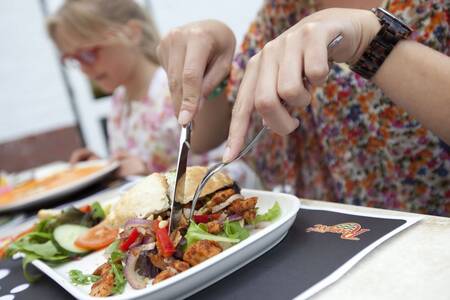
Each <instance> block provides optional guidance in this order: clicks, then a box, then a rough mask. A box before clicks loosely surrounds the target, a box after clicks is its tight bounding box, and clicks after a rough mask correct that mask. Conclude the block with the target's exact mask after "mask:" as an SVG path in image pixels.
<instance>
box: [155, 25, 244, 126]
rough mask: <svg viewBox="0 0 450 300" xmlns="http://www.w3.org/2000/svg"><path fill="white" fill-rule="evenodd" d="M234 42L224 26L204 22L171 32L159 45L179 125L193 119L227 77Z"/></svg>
mask: <svg viewBox="0 0 450 300" xmlns="http://www.w3.org/2000/svg"><path fill="white" fill-rule="evenodd" d="M235 45H236V39H235V37H234V35H233V32H232V31H231V30H230V29H229V28H228V27H227V26H226V25H225V24H223V23H221V22H219V21H215V20H205V21H199V22H194V23H189V24H187V25H185V26H182V27H178V28H175V29H173V30H171V31H170V32H169V33H168V34H167V35H166V36H165V37H164V38H163V39H162V40H161V43H160V45H159V46H158V56H159V59H160V62H161V65H162V67H163V68H164V69H165V70H166V73H167V77H168V80H169V88H170V93H171V95H172V100H173V101H174V103H175V106H176V110H177V111H178V112H179V116H178V122H179V123H180V124H181V125H186V124H187V123H189V122H190V121H192V119H193V118H194V116H195V114H196V113H197V111H198V109H199V106H200V99H203V98H206V97H207V96H208V95H209V94H210V93H211V92H212V91H213V90H214V88H215V87H216V86H217V85H218V84H219V83H220V82H221V81H222V80H223V79H224V78H225V76H227V75H228V73H229V71H230V68H231V61H232V59H233V55H234V49H235Z"/></svg>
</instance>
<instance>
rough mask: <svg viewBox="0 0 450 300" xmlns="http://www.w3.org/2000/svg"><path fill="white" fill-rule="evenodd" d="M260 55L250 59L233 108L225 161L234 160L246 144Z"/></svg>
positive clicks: (224, 156)
mask: <svg viewBox="0 0 450 300" xmlns="http://www.w3.org/2000/svg"><path fill="white" fill-rule="evenodd" d="M258 68H259V55H256V56H254V57H253V58H251V59H250V61H249V63H248V64H247V68H246V71H245V74H244V77H243V78H242V83H241V85H240V87H239V91H238V95H237V98H236V102H235V103H234V106H233V112H232V116H231V124H230V130H229V133H228V141H227V147H226V149H225V153H224V155H223V161H224V162H228V161H230V160H232V159H234V158H235V157H236V156H237V155H238V153H239V151H240V150H241V149H242V146H243V145H244V142H245V136H246V134H247V130H248V125H249V123H250V118H251V115H252V112H253V105H254V91H255V86H256V79H257V77H258Z"/></svg>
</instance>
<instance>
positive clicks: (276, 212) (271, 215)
mask: <svg viewBox="0 0 450 300" xmlns="http://www.w3.org/2000/svg"><path fill="white" fill-rule="evenodd" d="M280 215H281V207H280V205H279V204H278V202H275V204H274V205H273V206H272V207H271V208H270V209H269V210H268V211H267V212H266V213H265V214H262V215H257V216H256V219H255V224H258V223H261V222H270V221H273V220H275V219H276V218H278V217H279V216H280Z"/></svg>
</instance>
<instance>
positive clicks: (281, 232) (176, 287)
mask: <svg viewBox="0 0 450 300" xmlns="http://www.w3.org/2000/svg"><path fill="white" fill-rule="evenodd" d="M242 194H243V195H245V196H246V197H250V196H256V197H258V203H257V206H258V207H259V213H264V212H265V211H266V210H267V209H269V208H270V207H272V205H273V204H274V203H275V201H277V202H278V203H279V204H280V207H281V216H280V217H279V218H278V219H277V220H275V221H274V222H272V223H269V224H268V225H267V226H266V227H264V228H262V229H258V230H255V231H253V232H252V233H251V235H250V237H248V238H247V239H245V240H244V241H242V242H240V243H239V244H236V245H234V246H232V247H230V248H228V249H227V250H225V251H223V252H222V253H219V254H218V255H216V256H214V257H212V258H210V259H208V260H206V261H204V262H203V263H201V264H199V265H196V266H194V267H192V268H190V269H188V270H187V271H185V272H182V273H180V274H178V275H176V276H174V277H171V278H169V279H166V280H164V281H163V282H160V283H158V284H156V285H152V284H149V285H148V286H147V287H146V288H145V289H142V290H135V289H133V288H131V287H130V286H129V285H128V284H127V286H126V288H125V291H124V293H123V294H121V295H117V296H113V297H108V298H107V299H111V300H113V299H114V300H119V299H136V298H140V297H144V296H145V297H150V296H151V298H152V299H177V298H178V299H180V298H186V297H188V296H190V295H192V294H194V293H196V292H198V291H200V290H201V289H203V288H205V287H207V286H209V285H211V284H213V283H214V282H216V281H218V280H220V279H222V278H224V277H225V276H227V275H229V274H230V273H232V272H235V271H236V270H238V269H239V268H241V267H242V266H244V265H246V264H247V263H249V262H251V261H252V260H254V259H256V258H257V257H259V256H260V255H262V254H264V253H265V252H266V251H268V250H269V249H271V248H272V247H274V246H275V245H276V244H278V243H279V242H280V241H281V240H282V239H283V238H284V237H285V236H286V234H287V232H288V230H289V228H290V227H291V225H292V224H293V223H294V221H295V217H296V215H297V211H298V210H299V208H300V200H299V199H298V198H296V197H295V196H292V195H288V194H281V193H273V192H265V191H256V190H242ZM105 261H106V259H105V258H104V256H103V251H98V252H95V253H92V254H90V255H87V256H85V257H83V258H82V259H80V260H77V261H72V262H68V263H66V264H64V265H61V266H58V267H56V268H52V267H50V266H48V265H47V264H46V263H44V262H42V261H39V260H37V261H34V262H33V264H34V265H35V266H36V267H37V268H38V269H40V270H41V271H42V272H44V273H45V274H47V275H48V276H49V277H50V278H52V279H53V280H55V281H56V282H57V283H58V284H59V285H60V286H62V287H63V288H64V289H65V290H67V291H68V292H69V293H70V294H72V295H73V296H74V297H75V298H77V299H89V300H93V299H96V300H98V299H100V298H97V297H91V296H89V291H90V286H74V285H72V284H71V283H70V278H69V275H68V273H69V271H70V270H72V269H77V270H80V271H82V272H83V273H92V272H93V271H94V270H95V269H96V268H97V267H98V266H100V265H101V264H103V263H104V262H105Z"/></svg>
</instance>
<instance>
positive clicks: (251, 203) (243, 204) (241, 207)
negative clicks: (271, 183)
mask: <svg viewBox="0 0 450 300" xmlns="http://www.w3.org/2000/svg"><path fill="white" fill-rule="evenodd" d="M257 199H258V198H257V197H250V198H247V199H237V200H234V201H233V203H231V205H230V206H228V211H229V212H231V213H235V214H239V215H242V213H243V212H244V211H246V210H249V209H254V208H255V206H256V201H257Z"/></svg>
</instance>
